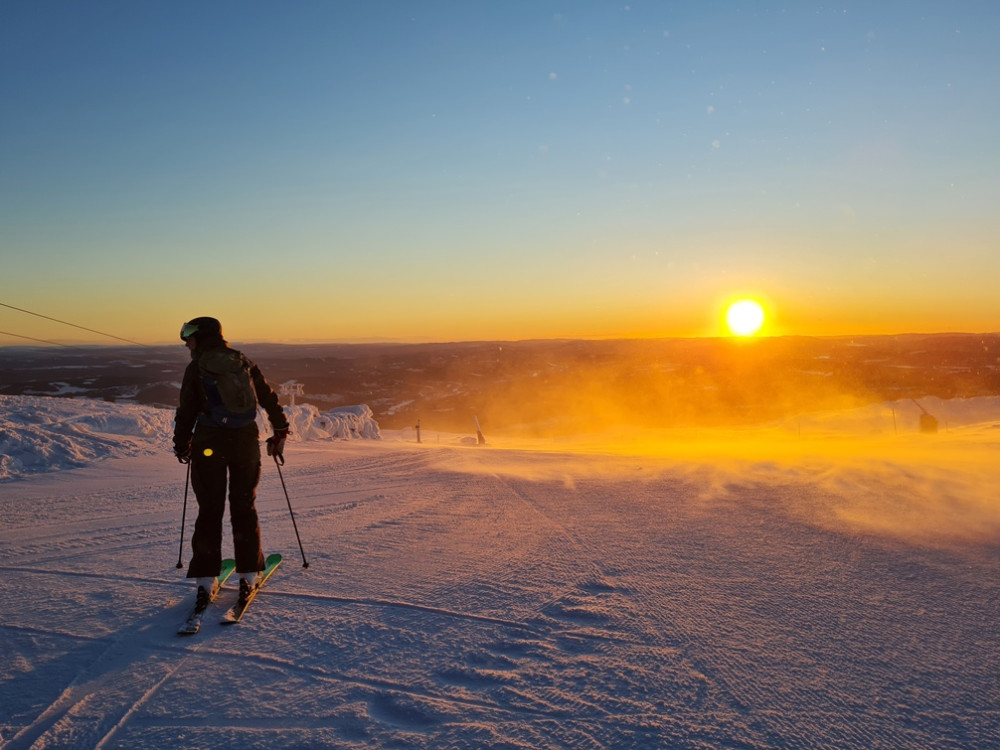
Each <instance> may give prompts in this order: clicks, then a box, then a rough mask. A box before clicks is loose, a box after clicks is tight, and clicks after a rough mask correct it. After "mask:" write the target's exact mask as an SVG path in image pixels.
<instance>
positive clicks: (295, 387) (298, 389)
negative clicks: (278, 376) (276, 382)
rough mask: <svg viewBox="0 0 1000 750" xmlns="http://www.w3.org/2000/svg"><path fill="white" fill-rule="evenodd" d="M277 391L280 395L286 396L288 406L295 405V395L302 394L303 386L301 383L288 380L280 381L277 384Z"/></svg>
mask: <svg viewBox="0 0 1000 750" xmlns="http://www.w3.org/2000/svg"><path fill="white" fill-rule="evenodd" d="M278 392H279V393H280V394H281V395H282V396H288V398H289V406H295V397H296V396H302V395H303V394H304V393H305V386H304V385H302V383H296V382H295V381H294V380H289V381H288V382H287V383H282V384H281V385H280V386H278Z"/></svg>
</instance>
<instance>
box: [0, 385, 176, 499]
mask: <svg viewBox="0 0 1000 750" xmlns="http://www.w3.org/2000/svg"><path fill="white" fill-rule="evenodd" d="M173 419H174V414H173V412H172V411H170V410H168V409H156V408H153V407H149V406H137V405H134V404H114V403H108V402H105V401H92V400H87V399H67V398H45V397H42V396H0V479H10V478H12V477H16V476H20V475H23V474H33V473H37V472H42V471H54V470H56V469H64V468H72V467H79V466H86V465H87V464H90V463H92V462H94V461H98V460H101V459H104V458H115V457H124V456H137V455H142V454H153V453H158V452H160V451H163V450H167V449H168V446H169V438H170V436H171V434H172V433H173Z"/></svg>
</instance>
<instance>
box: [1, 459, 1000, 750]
mask: <svg viewBox="0 0 1000 750" xmlns="http://www.w3.org/2000/svg"><path fill="white" fill-rule="evenodd" d="M932 469H933V467H927V468H926V472H927V475H928V476H932V475H933V476H936V474H934V473H933V471H932ZM769 471H771V470H769ZM984 471H986V474H985V475H984V476H987V477H992V478H993V479H997V478H998V471H997V470H996V469H992V468H990V469H988V470H984ZM906 472H909V476H910V481H913V482H918V481H920V476H921V467H919V466H917V467H906ZM906 472H904V473H906ZM990 472H992V473H990ZM828 473H829V472H827V471H826V470H821V469H816V468H815V467H814V466H812V467H811V468H810V469H809V470H808V471H799V470H794V471H791V470H790V471H788V472H785V473H784V474H783V476H784V478H783V479H782V480H781V481H762V479H761V477H762V476H772V477H773V475H774V474H773V471H771V473H770V474H769V473H768V472H766V471H765V472H760V471H756V472H750V471H749V470H747V471H746V472H743V471H742V470H738V469H731V468H723V467H722V465H721V464H713V463H712V462H710V461H705V462H702V463H690V462H683V461H682V462H678V461H672V460H666V459H662V458H656V457H649V456H644V457H641V456H627V455H625V456H594V455H590V454H579V455H577V454H559V453H543V452H532V451H522V450H504V449H500V448H495V447H490V448H485V449H483V448H468V447H459V446H453V445H445V446H441V445H437V446H434V445H416V444H408V443H404V442H401V441H397V442H394V441H382V442H377V443H331V444H323V445H318V446H315V445H311V444H310V445H296V444H292V445H291V446H290V449H289V451H288V463H287V464H286V466H285V467H284V475H285V480H286V484H287V486H288V490H289V493H290V495H291V500H292V505H293V508H294V511H295V516H296V520H297V522H298V527H299V530H300V532H301V534H302V541H303V544H304V546H305V550H306V554H307V556H308V559H309V562H310V567H309V568H308V569H303V568H302V567H301V562H302V561H301V559H300V557H299V553H298V547H297V543H296V540H295V536H294V533H293V531H292V527H291V522H290V520H289V516H288V507H287V504H286V501H285V497H284V495H283V494H282V490H281V486H280V483H279V482H278V478H277V474H276V472H275V471H274V469H273V467H269V466H267V465H266V464H265V467H264V478H263V480H262V483H261V489H260V501H259V508H260V513H261V526H262V530H263V535H264V542H265V548H266V551H268V552H270V551H281V552H283V553H284V555H285V562H284V564H283V565H282V568H281V569H279V570H278V572H277V573H276V574H275V576H274V578H273V579H272V580H271V581H270V582H269V583H268V585H267V587H266V588H265V589H264V591H263V592H262V593H261V595H260V596H259V597H258V599H257V601H256V602H255V603H254V605H253V608H252V609H251V610H250V611H249V613H248V615H247V617H246V619H245V620H244V622H243V623H241V624H239V625H234V626H230V627H224V626H222V625H220V624H218V622H217V621H216V620H217V618H214V617H213V615H218V617H220V618H221V616H222V613H223V612H224V611H225V609H226V607H228V606H229V604H230V603H231V602H232V600H233V599H234V598H235V585H234V584H232V583H230V584H229V585H227V587H226V588H225V589H224V590H223V592H222V594H221V595H220V597H219V599H218V600H217V601H216V603H215V604H214V605H213V607H212V609H211V611H210V613H209V614H208V615H207V616H206V618H205V622H204V625H203V628H202V631H201V633H199V634H197V635H195V636H192V637H189V638H180V637H178V636H177V635H176V634H175V630H176V627H177V625H178V624H179V623H180V622H181V621H182V620H183V618H184V615H185V613H186V611H187V608H188V606H189V605H190V600H191V597H192V596H193V591H192V585H191V583H190V582H189V581H186V580H185V579H184V578H183V571H178V570H176V569H175V568H174V563H175V562H176V558H177V553H178V541H179V540H178V533H179V530H180V529H179V521H180V514H181V501H182V496H183V469H182V468H179V467H178V465H177V464H176V463H174V462H173V461H172V459H171V458H170V457H169V456H167V457H163V456H160V457H149V456H141V455H140V456H133V457H130V458H123V459H119V460H114V461H107V462H104V463H102V464H97V465H93V466H90V467H84V468H80V469H73V470H68V471H61V472H57V473H56V474H52V475H33V476H31V477H30V478H28V479H25V480H20V481H18V482H8V483H5V484H3V485H2V492H3V495H2V498H3V499H2V504H3V511H4V514H5V515H4V517H5V519H9V522H8V523H7V524H6V525H5V527H4V529H3V530H2V531H0V550H2V553H3V556H2V558H0V560H2V562H0V570H3V572H4V574H5V575H4V578H5V585H4V586H3V588H2V589H0V605H2V608H0V611H2V612H3V619H2V623H0V634H2V638H3V643H2V646H3V648H2V649H0V666H2V669H0V675H2V677H0V706H2V708H0V745H2V747H4V748H11V750H14V749H15V748H29V747H30V748H36V749H38V750H42V749H44V748H64V747H71V748H72V747H80V748H84V747H94V748H98V747H99V748H107V749H108V750H110V749H113V748H134V747H151V748H167V749H170V748H229V747H236V746H239V747H248V748H300V747H331V748H370V747H414V748H440V747H470V748H473V747H505V748H538V747H573V748H588V747H589V748H609V747H615V748H618V747H679V748H811V747H818V748H827V747H829V748H871V747H886V748H890V747H891V748H927V747H935V748H967V747H969V748H971V747H977V748H987V747H1000V709H998V706H1000V687H998V685H1000V681H998V678H997V674H998V673H1000V657H998V645H1000V639H998V637H997V635H998V622H1000V605H998V596H997V593H998V575H997V574H998V573H1000V554H998V553H1000V547H998V545H997V541H996V538H995V537H990V536H988V535H987V536H986V537H984V538H980V539H972V540H965V541H963V542H960V543H959V542H948V543H946V544H945V543H942V544H940V545H929V544H927V543H926V540H925V539H924V538H923V537H921V538H920V540H918V541H914V540H912V539H910V538H908V537H906V536H905V535H896V536H893V535H887V534H883V533H875V532H874V531H872V530H871V528H868V527H865V526H864V525H856V524H855V525H851V524H852V521H851V519H852V518H854V517H855V516H852V515H850V514H847V515H845V514H844V513H843V512H841V511H842V510H843V507H844V505H845V503H847V501H849V500H851V498H850V497H846V496H839V495H837V494H836V492H834V491H833V490H832V489H831V487H836V486H837V485H836V484H835V483H830V482H817V481H815V477H817V476H820V477H826V476H827V474H828ZM862 479H863V477H862ZM859 481H860V480H859ZM887 484H888V482H887ZM895 492H897V493H899V494H902V495H906V493H907V490H906V489H905V488H899V487H897V488H896V490H895ZM952 500H953V501H954V500H955V498H952ZM188 503H189V506H188V515H187V521H188V523H187V526H188V528H187V529H186V533H185V539H186V540H189V539H190V529H191V526H192V524H193V520H194V500H193V497H189V499H188ZM848 504H849V503H848ZM991 512H992V513H993V514H994V515H993V516H991V518H994V520H995V515H996V511H991ZM845 519H846V520H845ZM225 544H226V548H227V549H228V545H229V540H228V539H226V540H225ZM186 545H187V541H186V542H185V547H184V550H183V557H184V561H185V562H186V561H187V559H188V558H189V552H188V549H187V546H186ZM26 603H30V606H26Z"/></svg>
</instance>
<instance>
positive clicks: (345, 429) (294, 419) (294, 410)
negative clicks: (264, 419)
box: [261, 404, 381, 440]
mask: <svg viewBox="0 0 1000 750" xmlns="http://www.w3.org/2000/svg"><path fill="white" fill-rule="evenodd" d="M283 408H284V410H285V416H286V417H288V423H289V426H290V428H291V431H292V434H291V436H290V437H289V439H290V440H330V439H341V440H354V439H366V440H379V439H381V433H380V432H379V427H378V422H376V421H375V416H374V414H372V410H371V409H370V408H369V407H368V406H367V405H366V404H360V405H359V406H341V407H338V408H336V409H330V410H329V411H322V412H321V411H320V410H319V409H317V408H316V407H315V406H313V405H312V404H296V405H294V406H285V407H283ZM261 432H262V433H268V432H270V429H269V428H268V427H267V426H265V425H263V424H262V425H261Z"/></svg>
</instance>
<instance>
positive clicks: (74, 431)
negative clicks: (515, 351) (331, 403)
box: [0, 395, 381, 479]
mask: <svg viewBox="0 0 1000 750" xmlns="http://www.w3.org/2000/svg"><path fill="white" fill-rule="evenodd" d="M284 411H285V415H286V416H287V417H288V422H289V425H290V427H291V435H290V437H289V440H292V441H314V440H355V439H367V440H378V439H380V437H381V435H380V432H379V426H378V423H377V422H376V421H375V418H374V416H373V414H372V410H371V409H370V408H368V406H366V405H364V404H361V405H358V406H344V407H339V408H335V409H330V410H329V411H323V412H321V411H319V409H317V408H316V407H315V406H313V405H312V404H296V405H294V406H285V407H284ZM173 423H174V412H173V410H171V409H157V408H154V407H151V406H138V405H135V404H121V403H110V402H107V401H94V400H90V399H66V398H51V397H49V398H47V397H44V396H3V395H0V479H13V478H16V477H19V476H22V475H26V474H34V473H38V472H44V471H54V470H58V469H65V468H73V467H80V466H85V465H87V464H90V463H92V462H94V461H97V460H100V459H104V458H121V457H125V456H139V455H150V454H156V453H162V452H164V451H167V452H169V451H170V450H171V448H170V446H171V439H172V436H173V429H174V424H173ZM258 424H259V427H260V430H261V435H262V436H266V435H269V434H270V432H271V430H270V427H269V426H265V424H264V421H263V419H262V418H260V417H258Z"/></svg>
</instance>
